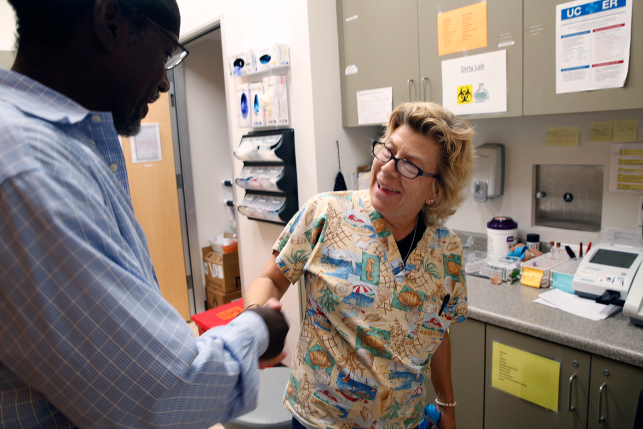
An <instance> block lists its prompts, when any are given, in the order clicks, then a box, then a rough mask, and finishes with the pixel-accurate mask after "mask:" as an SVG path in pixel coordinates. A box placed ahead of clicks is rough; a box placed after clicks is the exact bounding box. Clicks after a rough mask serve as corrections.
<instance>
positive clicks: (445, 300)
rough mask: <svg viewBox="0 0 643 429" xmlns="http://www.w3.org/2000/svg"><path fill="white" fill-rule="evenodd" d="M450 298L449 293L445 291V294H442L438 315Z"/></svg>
mask: <svg viewBox="0 0 643 429" xmlns="http://www.w3.org/2000/svg"><path fill="white" fill-rule="evenodd" d="M450 299H451V295H450V294H448V293H447V294H446V295H444V299H443V300H442V306H441V307H440V311H439V312H438V316H439V315H441V314H442V312H443V311H444V307H446V306H447V303H448V302H449V300H450Z"/></svg>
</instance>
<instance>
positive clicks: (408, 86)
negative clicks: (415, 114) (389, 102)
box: [406, 79, 413, 103]
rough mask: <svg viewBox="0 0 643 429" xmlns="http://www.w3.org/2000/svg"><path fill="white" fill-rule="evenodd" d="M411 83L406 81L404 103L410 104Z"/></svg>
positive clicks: (410, 80)
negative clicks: (406, 91)
mask: <svg viewBox="0 0 643 429" xmlns="http://www.w3.org/2000/svg"><path fill="white" fill-rule="evenodd" d="M411 82H413V79H409V80H407V81H406V89H407V90H408V94H407V96H406V101H407V102H409V103H410V102H411Z"/></svg>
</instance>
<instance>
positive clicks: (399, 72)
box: [337, 0, 419, 127]
mask: <svg viewBox="0 0 643 429" xmlns="http://www.w3.org/2000/svg"><path fill="white" fill-rule="evenodd" d="M337 13H338V15H339V16H338V18H339V17H341V22H339V23H338V25H341V26H340V27H339V28H340V32H339V35H340V37H339V44H340V69H341V70H340V73H341V80H342V81H343V83H344V84H343V85H342V87H343V91H342V97H343V100H342V101H343V103H342V104H343V106H342V107H343V111H342V116H343V123H344V126H345V127H355V126H358V125H359V124H358V118H357V94H356V93H357V91H363V90H368V89H378V88H387V87H392V88H393V108H395V107H396V106H397V105H398V104H400V103H404V102H406V101H408V100H409V98H410V100H411V101H414V100H417V99H418V98H417V96H418V94H417V87H418V73H419V59H418V28H417V19H416V15H417V0H396V1H390V0H341V3H340V2H339V1H338V8H337ZM342 50H343V55H342ZM347 69H348V70H349V72H348V74H347V72H346V70H347ZM350 70H352V71H350ZM354 71H356V72H354ZM409 79H410V80H412V81H413V82H412V83H411V87H410V89H411V91H410V92H411V94H410V97H409V85H407V81H408V80H409Z"/></svg>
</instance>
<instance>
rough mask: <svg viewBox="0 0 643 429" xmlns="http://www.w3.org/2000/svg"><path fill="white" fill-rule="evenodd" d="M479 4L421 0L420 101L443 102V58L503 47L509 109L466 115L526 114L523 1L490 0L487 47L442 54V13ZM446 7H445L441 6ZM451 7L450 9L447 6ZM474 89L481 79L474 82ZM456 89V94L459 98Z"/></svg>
mask: <svg viewBox="0 0 643 429" xmlns="http://www.w3.org/2000/svg"><path fill="white" fill-rule="evenodd" d="M475 3H477V2H476V1H473V0H450V1H449V2H444V1H442V0H418V14H417V16H418V28H419V31H420V86H421V95H422V96H423V97H421V98H420V100H419V101H424V100H426V101H434V102H436V103H439V104H443V98H442V96H443V94H442V61H444V60H450V59H453V58H461V57H464V56H467V55H478V54H484V53H487V52H494V51H499V50H506V51H507V112H504V113H489V114H484V115H466V116H465V115H462V117H465V118H467V119H475V118H505V117H511V116H521V115H522V37H523V35H522V0H487V46H486V47H484V48H478V49H474V50H471V51H467V52H458V53H453V54H447V55H443V56H439V55H438V30H437V22H438V18H437V16H438V13H440V12H448V11H450V10H454V9H459V8H461V7H465V6H469V5H472V4H475ZM441 8H442V9H441ZM444 8H448V9H444ZM474 84H475V85H474V90H475V89H477V88H478V86H477V85H478V84H479V82H474ZM456 95H457V94H456V93H455V92H454V94H453V97H456Z"/></svg>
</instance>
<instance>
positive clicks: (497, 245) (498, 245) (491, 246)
mask: <svg viewBox="0 0 643 429" xmlns="http://www.w3.org/2000/svg"><path fill="white" fill-rule="evenodd" d="M516 243H518V224H517V223H516V222H515V221H514V220H513V219H512V218H510V217H504V216H499V217H494V218H493V219H491V220H490V221H489V222H487V254H488V255H489V258H494V259H498V258H501V257H503V256H507V253H509V252H510V251H511V248H512V247H513V246H514V245H515V244H516Z"/></svg>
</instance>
